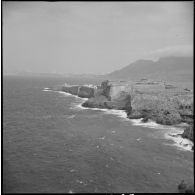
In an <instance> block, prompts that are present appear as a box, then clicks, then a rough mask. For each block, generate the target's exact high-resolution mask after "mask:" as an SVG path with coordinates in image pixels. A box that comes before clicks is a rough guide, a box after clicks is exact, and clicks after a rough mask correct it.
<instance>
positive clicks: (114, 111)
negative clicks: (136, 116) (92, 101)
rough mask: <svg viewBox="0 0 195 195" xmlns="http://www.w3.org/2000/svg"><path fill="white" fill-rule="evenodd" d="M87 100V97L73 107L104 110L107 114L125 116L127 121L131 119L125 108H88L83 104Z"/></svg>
mask: <svg viewBox="0 0 195 195" xmlns="http://www.w3.org/2000/svg"><path fill="white" fill-rule="evenodd" d="M82 99H84V98H82ZM86 100H87V98H85V99H84V100H83V101H82V102H81V103H79V104H77V105H75V107H74V108H72V109H81V110H94V111H102V112H104V113H105V114H111V115H115V116H118V117H120V118H123V119H124V120H126V121H129V119H128V118H127V113H126V112H125V111H124V110H114V109H106V108H88V107H84V106H82V104H83V103H84V102H85V101H86Z"/></svg>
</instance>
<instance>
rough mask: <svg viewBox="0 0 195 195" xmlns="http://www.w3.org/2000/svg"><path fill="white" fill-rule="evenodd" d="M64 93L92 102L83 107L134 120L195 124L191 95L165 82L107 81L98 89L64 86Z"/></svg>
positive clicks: (168, 123)
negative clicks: (114, 111) (122, 112)
mask: <svg viewBox="0 0 195 195" xmlns="http://www.w3.org/2000/svg"><path fill="white" fill-rule="evenodd" d="M62 90H63V91H65V92H68V93H71V94H73V95H78V96H79V97H83V98H89V99H88V100H87V101H86V102H85V103H83V106H85V107H91V108H107V109H119V110H125V111H126V112H127V116H128V118H131V119H133V118H134V119H135V118H144V120H143V121H147V120H148V119H151V120H154V121H156V122H157V123H159V124H164V125H172V124H178V123H180V122H186V123H188V124H191V123H192V122H193V110H192V108H193V94H192V92H190V91H186V90H184V89H181V88H177V87H175V86H172V85H168V84H165V83H163V82H154V81H151V80H146V79H142V80H140V81H137V82H125V81H123V82H114V81H112V82H111V81H108V80H107V81H103V82H102V83H101V85H100V86H96V87H89V86H64V87H62Z"/></svg>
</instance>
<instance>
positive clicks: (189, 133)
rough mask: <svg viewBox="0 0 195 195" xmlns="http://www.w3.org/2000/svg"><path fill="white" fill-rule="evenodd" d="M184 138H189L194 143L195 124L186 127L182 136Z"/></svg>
mask: <svg viewBox="0 0 195 195" xmlns="http://www.w3.org/2000/svg"><path fill="white" fill-rule="evenodd" d="M181 136H182V137H183V138H187V139H189V140H191V141H194V124H192V125H190V126H188V127H186V128H185V129H184V132H183V133H182V134H181Z"/></svg>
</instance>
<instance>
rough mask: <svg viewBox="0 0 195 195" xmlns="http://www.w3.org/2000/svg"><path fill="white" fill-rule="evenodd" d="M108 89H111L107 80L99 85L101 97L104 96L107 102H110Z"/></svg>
mask: <svg viewBox="0 0 195 195" xmlns="http://www.w3.org/2000/svg"><path fill="white" fill-rule="evenodd" d="M110 88H111V85H110V84H109V81H108V80H106V81H103V82H102V83H101V89H102V93H101V95H103V96H105V97H106V98H107V99H108V100H111V97H110Z"/></svg>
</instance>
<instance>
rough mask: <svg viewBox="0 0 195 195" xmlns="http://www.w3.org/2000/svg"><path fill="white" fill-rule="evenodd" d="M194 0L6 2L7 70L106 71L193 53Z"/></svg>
mask: <svg viewBox="0 0 195 195" xmlns="http://www.w3.org/2000/svg"><path fill="white" fill-rule="evenodd" d="M193 7H194V6H193V1H178V2H177V1H176V2H175V1H168V2H163V1H162V2H160V1H156V2H155V1H151V2H146V1H145V2H144V1H143V2H138V1H137V2H136V1H135V2H120V1H118V2H114V1H113V2H92V1H91V2H73V1H72V2H71V1H70V2H68V1H64V2H63V1H61V2H47V1H45V2H44V1H43V2H41V1H40V2H38V1H37V2H30V1H26V2H25V1H23V2H19V1H18V2H17V1H13V2H11V1H10V2H3V73H17V72H35V73H61V74H69V73H72V74H88V73H89V74H106V73H110V72H112V71H114V70H117V69H120V68H122V67H125V66H127V65H128V64H130V63H131V62H134V61H135V60H138V59H158V58H159V57H164V56H169V55H177V56H192V55H193Z"/></svg>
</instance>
